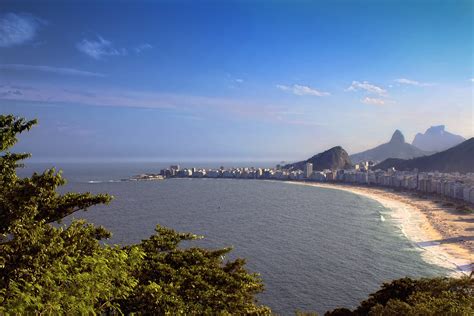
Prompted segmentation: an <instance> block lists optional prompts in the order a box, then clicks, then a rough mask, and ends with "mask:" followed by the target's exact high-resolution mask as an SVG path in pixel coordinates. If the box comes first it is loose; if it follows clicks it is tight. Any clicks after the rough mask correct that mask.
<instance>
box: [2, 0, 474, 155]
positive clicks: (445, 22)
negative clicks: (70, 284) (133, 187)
mask: <svg viewBox="0 0 474 316" xmlns="http://www.w3.org/2000/svg"><path fill="white" fill-rule="evenodd" d="M473 6H474V5H473V2H472V1H311V2H310V1H255V2H250V1H194V2H191V1H174V2H173V1H133V2H132V1H117V2H111V1H102V2H87V1H52V2H47V1H41V2H38V1H31V2H28V1H2V2H1V3H0V110H1V112H2V113H13V114H15V115H20V116H25V117H27V118H38V119H39V120H40V124H39V126H38V127H37V128H35V129H34V130H33V131H32V132H30V133H29V135H28V136H27V137H24V138H23V139H22V142H21V143H20V144H19V145H18V147H17V150H23V151H29V152H32V153H33V157H34V159H37V160H111V159H118V160H128V159H130V160H136V159H137V160H168V161H170V160H171V161H174V160H177V161H185V160H188V161H193V160H216V161H225V160H230V161H239V160H271V161H278V160H293V159H300V158H304V157H306V156H309V155H312V154H315V153H317V152H319V151H322V150H324V149H327V148H329V147H332V146H336V145H342V146H343V147H344V148H345V149H346V150H347V151H348V152H349V153H355V152H357V151H360V150H364V149H367V148H370V147H372V146H374V145H377V144H380V143H382V142H385V141H386V140H388V139H389V138H390V136H391V134H392V133H393V131H394V130H395V129H397V128H398V129H400V130H402V132H404V134H405V136H406V138H407V140H409V141H411V140H412V138H413V137H414V135H415V134H416V133H417V132H421V131H424V130H426V129H427V128H428V127H430V126H431V125H437V124H446V125H447V129H448V130H449V131H451V132H454V133H457V134H461V135H462V136H464V137H466V138H467V137H472V136H474V126H473V121H474V117H473V113H474V108H473V107H474V101H473V87H474V79H473V78H474V74H473V62H474V60H473V58H474V57H473V56H474V55H473V37H474V29H473V18H474V16H473V15H474V13H473V12H474V8H473Z"/></svg>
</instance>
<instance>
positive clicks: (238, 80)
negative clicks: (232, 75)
mask: <svg viewBox="0 0 474 316" xmlns="http://www.w3.org/2000/svg"><path fill="white" fill-rule="evenodd" d="M235 82H237V83H243V82H244V79H239V78H237V79H235Z"/></svg>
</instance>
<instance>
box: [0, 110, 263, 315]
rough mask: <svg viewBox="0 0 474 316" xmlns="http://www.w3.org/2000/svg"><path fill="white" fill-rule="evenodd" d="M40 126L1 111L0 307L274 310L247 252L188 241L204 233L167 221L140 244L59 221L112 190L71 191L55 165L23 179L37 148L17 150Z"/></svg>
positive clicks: (104, 201) (201, 311) (106, 197)
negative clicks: (21, 172) (230, 256)
mask: <svg viewBox="0 0 474 316" xmlns="http://www.w3.org/2000/svg"><path fill="white" fill-rule="evenodd" d="M35 124H36V121H35V120H33V121H27V120H25V119H22V118H17V117H14V116H11V115H0V140H1V143H0V151H1V156H0V314H4V313H6V312H8V313H13V314H14V313H20V314H24V313H64V314H68V313H74V314H78V313H81V314H82V313H112V314H122V313H145V314H148V313H149V314H171V315H179V314H211V313H212V314H223V315H225V314H259V315H260V314H262V315H265V314H270V309H269V308H268V307H266V306H263V305H260V304H258V302H257V300H256V294H257V293H259V292H261V291H262V290H263V283H262V281H261V279H260V277H259V276H258V275H257V274H253V273H249V272H247V271H246V270H245V261H244V260H242V259H237V260H234V261H226V262H224V260H223V258H224V255H225V254H227V253H228V252H229V251H230V249H228V248H226V249H219V250H208V249H203V248H197V247H194V248H180V247H179V245H180V242H182V241H185V240H194V239H196V238H199V236H196V235H193V234H188V233H178V232H175V231H174V230H172V229H168V228H165V227H161V226H159V225H158V226H157V227H156V233H155V234H154V235H152V236H151V237H150V238H149V239H146V240H143V241H142V242H141V243H139V244H136V245H131V246H108V245H104V244H103V243H101V242H100V241H101V240H103V239H106V238H109V237H110V236H111V234H110V232H108V231H107V230H106V229H105V228H104V227H97V226H94V225H93V224H91V223H87V222H86V221H84V220H73V221H72V222H71V223H70V224H69V225H52V223H54V222H57V221H60V220H61V219H63V218H64V217H66V216H68V215H70V214H72V213H74V212H77V211H81V210H84V211H85V210H87V209H88V208H90V207H92V206H94V205H97V204H107V203H109V202H110V201H111V199H112V197H111V196H109V195H107V194H99V195H93V194H91V193H67V194H63V195H61V194H59V193H58V192H57V189H58V188H59V187H60V186H62V185H64V184H65V180H64V179H63V177H62V176H61V173H60V172H56V171H55V170H54V169H51V170H45V171H44V172H43V173H40V174H38V173H34V174H33V175H32V176H31V177H27V178H20V177H19V176H18V175H17V173H16V170H17V168H19V167H21V166H22V160H24V159H25V158H28V157H29V154H18V153H11V152H10V151H9V150H10V149H11V147H12V146H13V145H14V144H15V143H16V142H17V140H18V139H17V136H18V134H20V133H22V132H25V131H28V130H29V129H30V128H32V126H33V125H35Z"/></svg>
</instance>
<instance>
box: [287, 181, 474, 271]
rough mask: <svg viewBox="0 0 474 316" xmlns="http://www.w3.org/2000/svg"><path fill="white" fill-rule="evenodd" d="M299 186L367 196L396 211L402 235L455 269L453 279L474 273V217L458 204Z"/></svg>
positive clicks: (424, 254)
mask: <svg viewBox="0 0 474 316" xmlns="http://www.w3.org/2000/svg"><path fill="white" fill-rule="evenodd" d="M292 183H294V184H299V185H308V186H315V187H321V188H327V189H335V190H343V191H348V192H351V193H354V194H358V195H361V196H365V197H367V198H370V199H373V200H376V201H378V202H379V203H381V204H382V205H383V206H384V207H386V208H389V209H391V210H392V213H391V216H392V218H393V219H394V220H395V221H396V223H397V225H398V226H399V227H400V229H401V230H402V232H403V233H404V234H405V235H406V236H407V238H408V239H409V240H411V241H412V242H413V243H414V244H415V245H416V246H417V247H419V248H420V249H421V250H422V257H423V259H424V260H426V261H427V262H429V263H432V264H436V265H439V266H443V267H446V268H448V269H451V270H452V271H453V272H452V273H451V276H461V275H466V274H467V275H469V274H470V273H471V271H472V270H474V264H473V263H474V214H473V213H463V212H460V211H459V210H456V208H455V205H452V204H449V205H448V203H446V201H440V200H441V198H440V199H439V200H436V198H435V197H428V198H426V197H420V196H419V195H417V193H412V192H396V191H394V190H391V189H385V188H376V187H358V186H352V185H344V184H330V183H310V182H292Z"/></svg>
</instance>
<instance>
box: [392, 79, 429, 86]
mask: <svg viewBox="0 0 474 316" xmlns="http://www.w3.org/2000/svg"><path fill="white" fill-rule="evenodd" d="M395 82H397V83H399V84H405V85H410V86H416V87H429V86H432V85H433V84H432V83H427V82H419V81H416V80H411V79H406V78H399V79H395Z"/></svg>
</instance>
